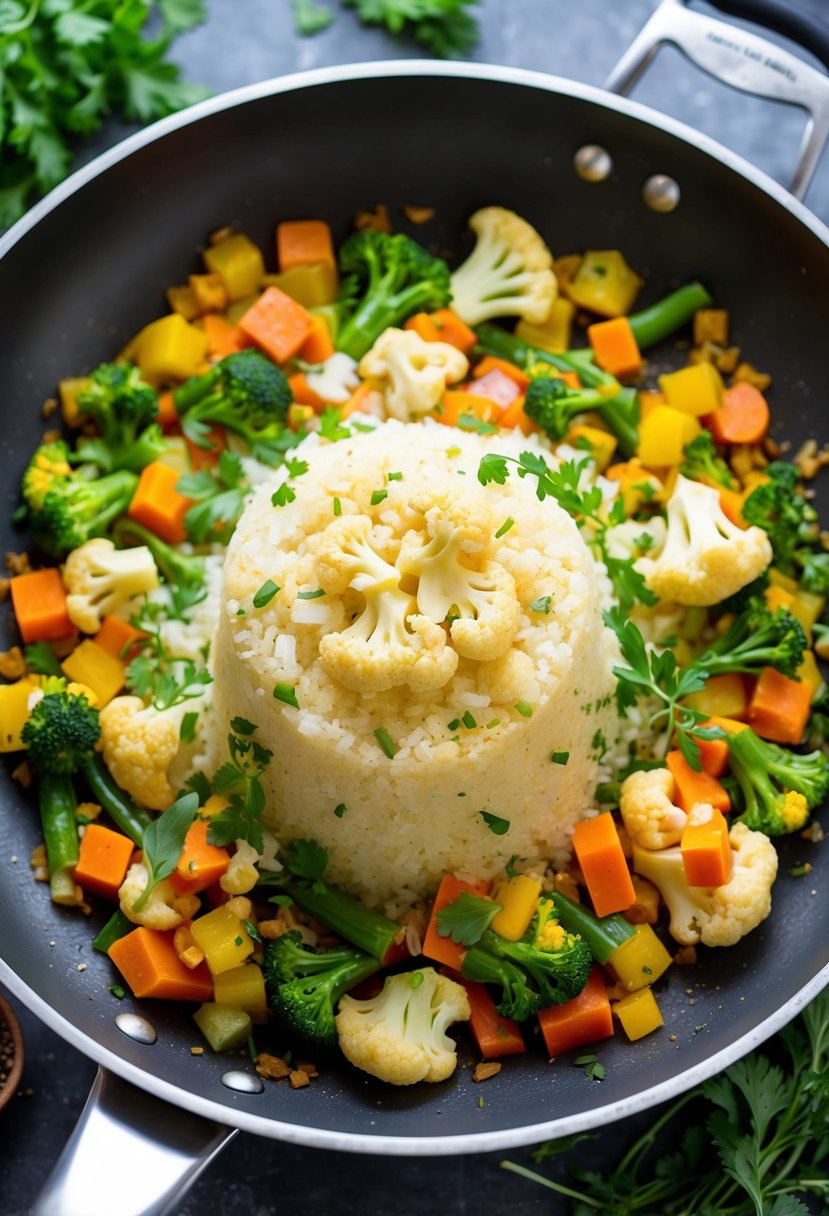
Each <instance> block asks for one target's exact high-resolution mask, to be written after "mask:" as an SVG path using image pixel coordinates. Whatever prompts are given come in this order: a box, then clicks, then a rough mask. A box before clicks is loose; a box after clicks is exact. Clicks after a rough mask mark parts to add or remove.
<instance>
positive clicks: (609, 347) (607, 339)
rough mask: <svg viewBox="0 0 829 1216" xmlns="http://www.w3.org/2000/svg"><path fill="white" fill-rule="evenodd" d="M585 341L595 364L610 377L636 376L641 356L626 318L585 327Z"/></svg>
mask: <svg viewBox="0 0 829 1216" xmlns="http://www.w3.org/2000/svg"><path fill="white" fill-rule="evenodd" d="M587 340H588V341H589V343H590V345H591V346H592V347H593V354H594V355H595V356H596V362H597V363H598V365H599V367H601V368H602V369H603V370H604V371H606V372H610V374H611V376H621V377H628V376H638V375H639V373H640V372H641V370H642V355H641V353H640V351H639V344H638V343H637V341H636V338H635V336H634V333H633V330H632V328H631V324H630V321H629V320H628V319H627V317H612V318H611V319H610V320H609V321H597V322H596V323H595V324H594V325H588V327H587Z"/></svg>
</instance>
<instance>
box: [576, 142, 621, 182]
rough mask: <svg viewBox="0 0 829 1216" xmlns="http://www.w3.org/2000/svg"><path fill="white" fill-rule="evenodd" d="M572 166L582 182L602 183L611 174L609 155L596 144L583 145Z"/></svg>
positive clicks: (611, 165)
mask: <svg viewBox="0 0 829 1216" xmlns="http://www.w3.org/2000/svg"><path fill="white" fill-rule="evenodd" d="M573 165H574V166H575V170H576V173H578V175H579V177H580V178H581V179H582V181H583V182H603V181H605V179H606V178H608V177H610V175H611V173H612V172H613V161H612V160H611V157H610V153H609V152H608V151H607V150H606V149H605V148H602V147H600V146H599V145H598V144H585V145H584V147H583V148H579V150H578V152H577V153H576V155H575V156H574V157H573Z"/></svg>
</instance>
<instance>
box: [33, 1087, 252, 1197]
mask: <svg viewBox="0 0 829 1216" xmlns="http://www.w3.org/2000/svg"><path fill="white" fill-rule="evenodd" d="M235 1135H236V1129H235V1128H230V1127H223V1126H221V1124H218V1123H211V1122H210V1121H209V1120H207V1119H202V1118H200V1117H199V1116H198V1115H192V1114H189V1113H188V1112H187V1111H184V1110H179V1109H178V1108H177V1107H175V1106H171V1105H170V1104H169V1103H168V1102H164V1101H163V1100H162V1099H160V1098H155V1097H153V1096H152V1095H151V1094H148V1093H145V1092H144V1090H141V1089H136V1088H135V1087H134V1086H132V1085H130V1084H128V1082H126V1081H122V1080H121V1079H120V1078H119V1077H116V1076H115V1074H114V1073H110V1072H106V1071H105V1070H104V1069H102V1068H101V1069H99V1070H98V1075H97V1077H96V1078H95V1081H94V1083H93V1085H92V1089H91V1090H90V1093H89V1097H88V1099H87V1102H86V1106H85V1107H84V1109H83V1111H82V1112H81V1117H80V1119H79V1120H78V1123H77V1126H76V1127H75V1130H74V1131H73V1133H72V1135H71V1136H70V1138H69V1141H68V1142H67V1144H66V1147H65V1148H64V1150H63V1152H62V1153H61V1155H60V1157H59V1158H58V1162H57V1164H56V1166H55V1168H54V1170H53V1171H52V1173H51V1175H50V1176H49V1178H48V1179H47V1180H46V1184H45V1186H44V1187H43V1190H42V1191H41V1192H40V1195H39V1196H38V1199H37V1201H36V1203H35V1206H34V1207H33V1208H32V1212H31V1216H165V1213H169V1212H170V1211H171V1210H172V1207H173V1205H174V1204H175V1203H176V1201H177V1200H180V1199H181V1197H182V1196H183V1195H184V1194H185V1193H186V1191H187V1190H188V1189H189V1187H190V1186H191V1185H192V1184H193V1182H194V1181H195V1179H196V1178H197V1177H198V1175H199V1174H200V1173H201V1172H202V1170H203V1169H204V1168H205V1166H207V1165H209V1164H210V1162H211V1161H212V1160H213V1158H214V1157H215V1156H216V1155H217V1154H218V1153H219V1152H221V1150H222V1149H223V1148H224V1146H225V1145H226V1144H227V1143H228V1142H229V1141H230V1140H232V1139H233V1137H234V1136H235Z"/></svg>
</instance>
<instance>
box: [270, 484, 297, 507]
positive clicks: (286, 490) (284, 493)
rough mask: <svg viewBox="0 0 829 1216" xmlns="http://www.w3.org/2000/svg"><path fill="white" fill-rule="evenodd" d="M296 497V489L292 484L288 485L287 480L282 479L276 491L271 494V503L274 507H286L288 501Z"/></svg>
mask: <svg viewBox="0 0 829 1216" xmlns="http://www.w3.org/2000/svg"><path fill="white" fill-rule="evenodd" d="M295 498H296V490H295V489H294V488H293V486H289V485H288V483H287V481H283V483H282V485H281V486H279V488H278V489H277V491H276V493H274V494H272V495H271V504H272V505H273V506H274V507H286V506H287V505H288V503H289V502H293V501H294V499H295Z"/></svg>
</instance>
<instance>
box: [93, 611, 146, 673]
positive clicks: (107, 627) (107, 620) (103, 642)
mask: <svg viewBox="0 0 829 1216" xmlns="http://www.w3.org/2000/svg"><path fill="white" fill-rule="evenodd" d="M146 636H147V635H146V633H142V632H141V630H140V629H136V628H135V627H134V626H133V625H130V624H129V622H127V621H125V620H124V619H123V618H122V617H120V616H105V617H104V619H103V621H102V622H101V628H100V629H99V630H98V632H97V633H96V634H95V644H96V645H97V646H100V648H101V650H105V651H106V652H107V654H108V655H111V656H112V658H113V659H120V660H121V662H122V663H128V662H129V661H130V659H132V658H134V657H135V653H136V651H137V650H139V649H140V642H141V640H142V638H145V637H146Z"/></svg>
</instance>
